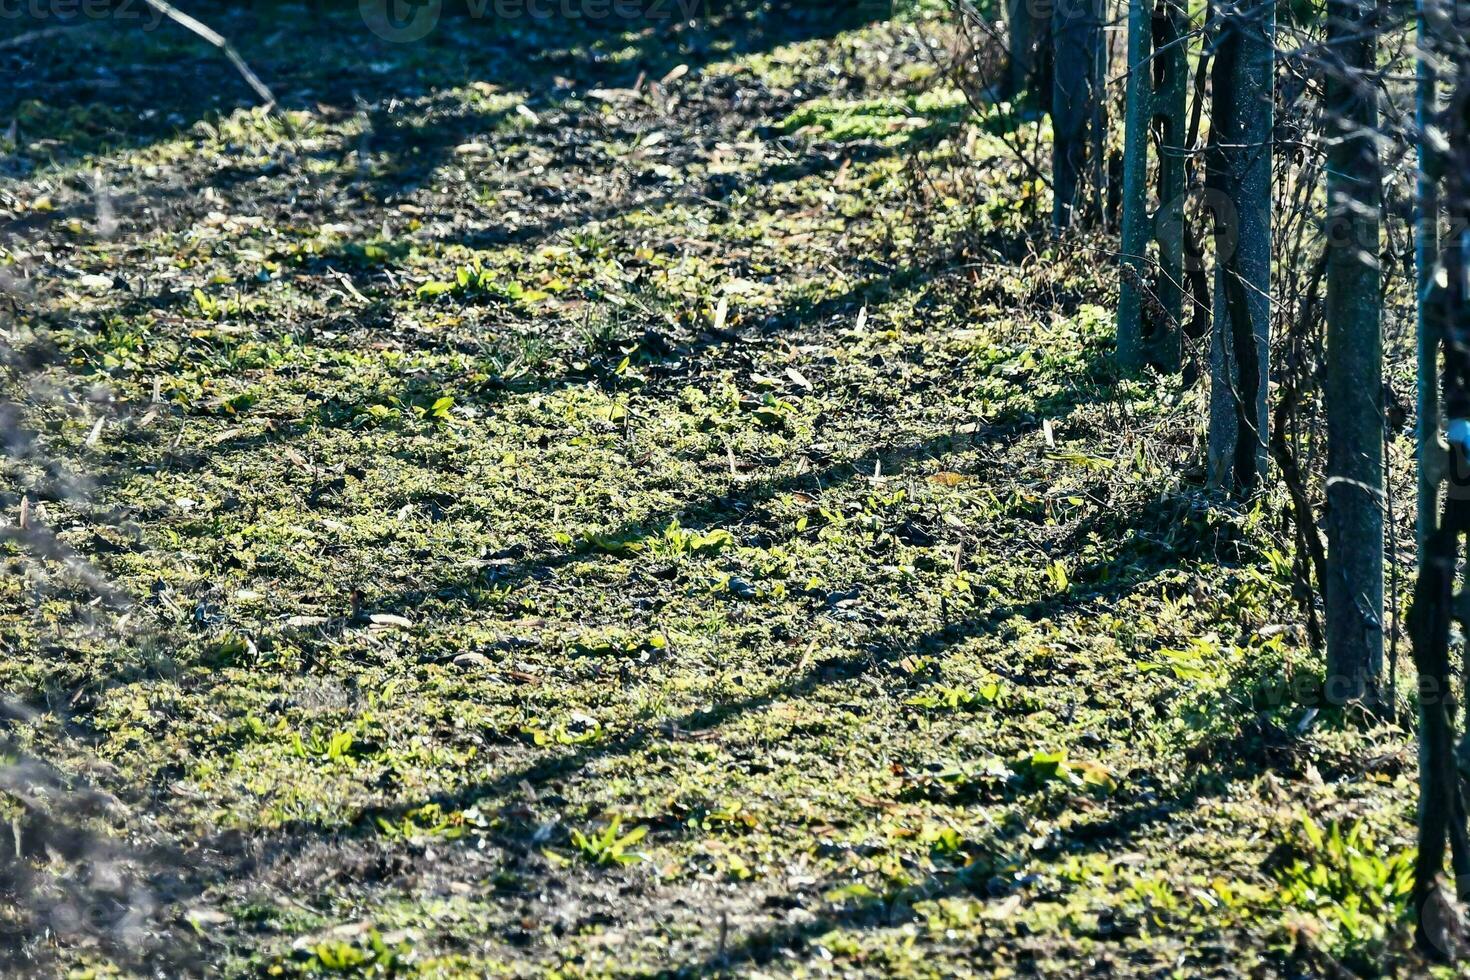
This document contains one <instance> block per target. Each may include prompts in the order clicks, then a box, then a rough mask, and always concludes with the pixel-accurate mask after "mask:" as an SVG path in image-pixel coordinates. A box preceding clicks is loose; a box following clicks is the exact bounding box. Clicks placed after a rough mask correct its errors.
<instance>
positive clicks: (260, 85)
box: [143, 0, 276, 111]
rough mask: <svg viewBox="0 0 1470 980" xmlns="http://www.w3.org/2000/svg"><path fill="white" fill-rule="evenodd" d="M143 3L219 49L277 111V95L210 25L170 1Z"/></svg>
mask: <svg viewBox="0 0 1470 980" xmlns="http://www.w3.org/2000/svg"><path fill="white" fill-rule="evenodd" d="M143 2H144V3H145V4H147V5H148V6H150V7H152V8H153V9H154V10H156V11H158V12H159V13H160V14H163V16H165V17H167V18H168V19H169V20H171V21H173V22H174V23H175V24H178V25H179V26H180V27H182V28H184V30H186V31H189V32H190V33H192V34H194V35H195V36H197V37H198V38H200V39H201V40H203V41H205V42H207V43H209V44H212V45H214V46H215V47H216V48H219V50H220V51H221V52H222V53H223V54H224V56H225V57H226V58H228V59H229V60H230V64H232V65H234V66H235V70H236V71H238V72H239V73H240V76H241V77H242V78H244V79H245V82H246V84H247V85H249V86H250V87H251V88H252V89H254V90H255V94H256V95H257V96H259V97H260V99H261V101H263V102H264V103H265V107H266V109H267V111H270V110H273V109H275V107H276V97H275V95H274V94H273V93H272V92H271V90H270V89H269V88H268V87H267V86H266V84H265V82H262V81H261V80H260V76H259V75H257V74H255V72H253V71H251V70H250V66H249V65H247V64H246V63H245V59H244V58H242V57H240V53H239V52H238V51H236V50H235V46H234V45H232V44H231V43H230V42H229V41H227V40H225V38H224V35H222V34H220V33H219V32H218V31H216V30H215V29H214V28H212V27H210V26H209V25H208V24H205V23H203V22H201V21H198V20H195V19H194V18H193V17H190V16H189V15H188V14H186V13H184V12H183V11H182V10H180V9H178V8H177V7H175V6H173V5H172V4H170V3H169V2H168V0H143Z"/></svg>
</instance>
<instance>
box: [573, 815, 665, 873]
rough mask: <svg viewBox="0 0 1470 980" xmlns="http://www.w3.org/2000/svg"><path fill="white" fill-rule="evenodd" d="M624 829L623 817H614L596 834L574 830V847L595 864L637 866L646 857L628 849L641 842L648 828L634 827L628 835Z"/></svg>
mask: <svg viewBox="0 0 1470 980" xmlns="http://www.w3.org/2000/svg"><path fill="white" fill-rule="evenodd" d="M622 828H623V818H622V817H613V818H612V821H611V822H610V823H609V824H608V825H607V826H606V827H604V828H603V829H602V831H601V832H600V833H596V834H590V835H589V834H584V833H582V832H581V831H580V830H577V829H576V828H573V829H572V833H571V838H572V846H573V847H575V848H576V849H577V853H578V854H580V855H582V857H584V858H586V859H587V860H588V861H591V862H592V863H593V864H597V865H607V864H637V863H638V862H639V861H642V860H643V858H644V855H643V854H642V853H641V852H639V851H630V850H628V848H630V847H632V846H633V845H634V844H636V843H638V842H639V841H641V840H642V839H643V838H644V837H645V836H646V835H647V834H648V828H647V827H643V826H639V827H634V828H633V829H632V830H630V831H628V832H627V833H626V834H624V833H621V831H622Z"/></svg>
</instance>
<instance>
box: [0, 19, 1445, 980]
mask: <svg viewBox="0 0 1470 980" xmlns="http://www.w3.org/2000/svg"><path fill="white" fill-rule="evenodd" d="M813 6H814V8H816V7H818V6H819V5H813ZM215 19H216V21H217V23H218V25H219V26H221V27H222V28H224V29H225V31H226V33H228V34H229V35H230V36H231V37H232V38H234V39H235V40H236V42H237V44H238V45H239V47H240V48H241V50H242V52H243V53H244V54H245V56H246V57H247V58H248V59H249V60H250V61H251V62H252V64H253V66H254V67H255V68H256V70H257V71H258V72H259V73H260V74H261V75H262V76H263V77H264V78H265V79H266V80H267V81H268V82H269V83H270V84H271V85H273V86H274V87H275V89H276V91H277V94H278V96H279V97H280V99H281V101H282V104H283V105H285V106H286V107H287V108H288V110H289V112H288V114H287V116H286V118H285V119H284V120H283V119H281V118H280V117H274V116H270V115H267V114H265V113H263V112H261V111H259V110H251V109H248V108H240V107H239V106H240V105H242V104H243V103H244V101H245V100H246V99H247V98H248V94H249V93H248V91H246V90H245V89H244V88H243V86H242V84H241V82H240V81H239V79H238V78H237V77H236V76H235V75H234V74H233V73H232V71H231V69H230V68H229V66H228V65H227V64H226V63H224V62H223V60H222V59H220V58H218V57H217V56H216V54H215V53H214V52H213V51H211V50H209V49H207V48H204V47H202V46H200V45H199V44H198V43H197V42H195V41H194V40H193V39H191V38H190V37H188V36H187V35H185V34H183V33H182V32H178V31H172V30H169V29H167V28H164V29H160V30H157V31H154V32H144V31H142V30H141V29H140V28H139V27H138V26H136V25H132V24H125V23H124V24H114V23H112V22H104V23H96V24H92V25H89V26H80V27H77V28H76V29H73V30H69V31H67V32H66V33H65V35H64V38H65V40H64V41H63V42H58V41H56V40H55V39H54V38H52V39H38V40H31V41H28V42H26V43H23V44H21V45H18V46H13V47H9V48H3V47H0V76H3V77H6V78H9V79H17V81H16V83H15V84H14V85H13V86H11V87H10V88H9V89H7V90H6V91H3V92H0V100H4V102H0V129H5V127H8V126H10V122H11V120H12V119H14V121H15V125H14V127H12V128H10V129H9V130H8V132H7V133H6V135H5V136H3V137H0V139H3V140H4V144H3V149H4V150H5V153H4V155H3V157H0V217H3V218H4V225H3V226H0V276H3V277H4V279H3V280H0V282H3V284H4V286H5V288H6V295H5V296H3V297H0V321H3V328H4V331H5V333H4V337H5V339H6V341H7V344H8V347H9V352H10V356H9V363H8V365H7V367H6V372H7V373H6V381H5V386H6V389H7V391H8V392H9V395H8V397H9V398H10V399H11V400H12V401H13V402H15V403H16V404H17V405H20V406H22V408H20V409H19V410H17V409H14V408H11V409H6V410H5V411H6V412H7V413H8V414H6V415H5V416H4V418H5V419H7V420H8V424H9V425H11V426H12V430H11V431H10V432H9V433H8V445H9V450H10V453H9V456H8V457H7V458H6V460H5V461H4V463H3V466H4V469H3V471H0V494H3V501H0V502H3V506H4V513H5V522H6V526H5V534H4V537H3V540H0V557H3V560H4V562H5V563H6V564H5V566H4V567H5V569H6V574H5V575H3V576H0V690H3V691H5V692H7V694H8V701H7V702H6V704H5V706H4V710H5V715H6V720H5V722H4V724H5V726H6V728H7V730H8V735H7V738H8V747H7V748H6V753H7V758H8V759H9V760H10V763H11V764H10V765H9V766H8V768H6V769H5V770H4V773H5V777H4V780H3V788H4V791H5V796H4V800H5V803H4V809H5V813H6V815H7V821H6V822H8V823H10V824H11V829H12V830H13V834H11V833H9V832H7V833H6V835H5V837H4V844H3V847H4V855H3V859H0V860H3V862H4V864H3V865H0V867H3V869H4V876H5V879H4V880H5V881H6V883H7V884H6V888H7V892H8V893H9V895H10V898H11V901H10V903H9V904H8V905H0V911H3V914H0V928H3V935H4V937H5V941H4V943H3V946H4V947H5V950H6V952H5V956H6V963H7V964H8V966H7V968H8V969H11V970H14V971H18V972H50V973H57V974H64V973H66V972H67V971H74V975H77V976H86V975H98V976H104V975H113V974H114V973H121V974H123V975H132V974H136V973H143V972H151V971H162V972H163V973H165V974H171V975H179V974H184V973H205V972H207V973H209V974H210V975H212V976H258V975H266V976H297V975H364V976H369V975H385V976H386V975H414V976H417V975H423V976H440V977H456V976H469V975H480V974H482V973H487V974H501V973H506V974H513V975H527V974H529V975H541V974H545V973H549V972H553V971H555V972H559V973H560V974H563V975H606V974H644V975H647V974H685V975H696V974H704V973H712V972H721V971H728V972H730V973H747V972H763V973H775V974H787V973H805V974H816V975H837V974H849V973H852V972H854V971H862V972H867V973H873V974H880V973H881V974H914V975H950V974H954V973H966V972H975V973H986V974H988V973H1007V972H1019V973H1045V974H1055V975H1075V974H1077V973H1088V974H1129V975H1133V974H1140V975H1179V976H1201V975H1234V974H1241V973H1256V974H1260V973H1267V974H1301V973H1331V972H1333V971H1334V970H1336V969H1338V968H1340V967H1344V968H1350V969H1353V970H1356V971H1359V972H1387V971H1392V970H1397V969H1401V968H1402V969H1407V968H1409V966H1410V964H1409V961H1408V960H1407V959H1406V957H1407V956H1408V954H1407V952H1406V949H1407V945H1408V944H1407V938H1406V926H1405V923H1404V912H1405V898H1404V894H1403V892H1404V885H1405V882H1406V880H1407V878H1406V876H1407V870H1408V864H1407V859H1406V855H1407V853H1408V852H1409V847H1410V834H1411V828H1412V819H1413V812H1414V805H1415V796H1416V794H1415V789H1414V774H1415V756H1414V748H1413V744H1414V743H1413V740H1412V738H1411V737H1410V735H1409V734H1407V733H1406V731H1405V730H1404V729H1403V728H1401V727H1396V726H1391V725H1372V724H1368V723H1365V722H1364V721H1362V720H1361V719H1359V718H1355V717H1353V716H1345V715H1344V714H1343V713H1341V712H1335V711H1330V710H1323V711H1320V712H1319V711H1317V710H1315V709H1314V708H1312V707H1310V703H1311V701H1312V678H1313V676H1314V674H1313V672H1314V671H1315V670H1317V669H1319V665H1318V664H1317V662H1316V661H1315V659H1314V658H1313V656H1312V655H1311V653H1310V652H1309V651H1308V649H1307V645H1306V640H1305V635H1304V631H1303V629H1302V627H1301V625H1300V620H1301V616H1300V614H1299V613H1298V612H1297V610H1296V607H1295V605H1294V603H1293V600H1292V596H1291V589H1290V581H1291V576H1290V559H1289V558H1288V557H1287V555H1288V554H1289V552H1290V549H1289V547H1287V546H1286V545H1285V544H1283V543H1281V542H1280V541H1279V540H1278V537H1279V535H1280V533H1281V532H1280V528H1279V524H1280V517H1279V513H1280V509H1281V507H1280V501H1279V500H1275V499H1274V498H1271V499H1267V500H1264V501H1262V502H1261V503H1260V504H1258V505H1257V506H1255V507H1253V508H1252V509H1250V510H1248V511H1243V510H1240V509H1237V508H1232V507H1230V506H1228V505H1226V504H1224V503H1222V502H1221V501H1220V500H1218V499H1216V498H1213V497H1211V496H1210V495H1209V494H1207V493H1206V492H1204V491H1203V490H1202V489H1201V488H1200V467H1199V459H1200V457H1201V455H1202V450H1201V445H1200V443H1201V431H1202V430H1201V425H1202V423H1201V421H1200V420H1201V419H1202V418H1203V411H1202V407H1201V400H1200V395H1199V392H1198V391H1197V390H1192V389H1186V388H1184V387H1182V386H1181V385H1180V384H1179V382H1178V380H1177V379H1144V380H1141V381H1139V380H1134V381H1119V380H1118V379H1116V378H1115V377H1114V376H1113V374H1112V370H1111V366H1110V349H1109V333H1110V320H1111V316H1110V312H1109V311H1110V309H1111V306H1112V303H1113V301H1114V291H1115V276H1114V274H1113V272H1112V268H1111V264H1110V262H1109V260H1108V257H1107V247H1106V246H1107V243H1106V241H1105V240H1103V239H1098V240H1097V241H1095V242H1093V241H1091V240H1089V239H1085V238H1082V239H1077V240H1072V241H1068V242H1065V243H1063V244H1060V245H1057V244H1054V243H1049V242H1048V240H1047V236H1046V220H1045V218H1046V214H1047V212H1048V207H1049V206H1048V200H1047V193H1048V192H1047V191H1046V189H1045V186H1044V184H1042V183H1041V182H1039V181H1038V180H1036V179H1035V178H1034V176H1033V174H1032V173H1031V171H1029V170H1028V169H1027V167H1026V166H1025V165H1023V163H1022V162H1021V161H1020V156H1019V155H1018V148H1019V149H1020V150H1021V151H1022V152H1023V153H1024V154H1025V155H1027V156H1035V155H1037V154H1036V148H1037V147H1038V146H1042V147H1044V145H1045V142H1046V140H1047V139H1048V134H1047V131H1046V128H1045V124H1036V123H1030V122H1024V121H1022V120H1020V119H1018V118H1016V117H1014V116H1012V115H1011V114H1009V113H1008V112H1005V111H1002V110H992V111H989V112H987V113H986V114H985V115H984V116H983V117H982V118H977V117H975V116H974V115H972V114H971V113H969V111H968V109H967V107H966V105H965V102H964V100H963V98H962V97H961V96H960V95H959V94H958V93H956V92H955V91H954V90H953V89H952V88H950V87H948V85H947V84H946V83H945V82H944V81H943V76H942V75H941V74H940V73H939V72H938V71H937V70H936V67H935V61H934V57H938V58H940V59H941V60H942V59H944V58H946V57H948V52H947V49H945V48H944V47H943V46H941V47H940V48H939V49H938V50H937V51H935V52H930V51H929V50H928V49H926V46H925V45H924V44H923V43H922V39H923V38H924V37H926V36H929V37H935V36H941V37H942V35H943V32H942V30H941V29H940V28H938V27H936V26H933V25H924V24H921V23H916V22H913V21H894V22H884V23H871V24H842V23H838V22H836V21H834V20H833V19H832V15H830V14H828V13H823V12H817V10H816V9H814V10H813V11H812V12H806V13H803V12H801V11H797V12H795V13H793V12H790V11H785V12H781V13H777V14H772V13H768V12H764V11H761V10H755V11H753V12H750V13H742V14H728V15H723V16H708V17H705V18H702V19H697V20H694V21H690V22H685V23H673V22H668V21H660V22H657V23H650V24H648V25H643V24H638V25H634V28H635V29H633V30H629V31H627V32H624V31H623V30H621V29H619V30H618V31H612V30H601V29H598V28H597V27H596V26H595V25H594V26H591V27H589V26H586V25H578V24H565V23H562V24H558V23H551V22H542V21H534V20H520V21H511V22H503V23H498V24H497V23H491V22H485V21H470V20H455V19H453V18H446V21H445V22H444V23H443V24H441V25H440V27H439V29H437V30H435V31H434V32H433V33H432V34H431V35H430V36H429V37H428V38H426V39H424V40H423V41H421V42H418V43H415V44H402V45H394V44H389V43H386V42H384V41H381V40H379V39H378V38H377V37H375V36H374V35H373V34H371V33H370V32H368V31H367V30H365V29H364V27H363V25H362V22H361V21H360V20H359V18H358V13H357V9H356V5H355V4H344V5H342V6H341V9H337V8H336V7H330V5H329V8H328V9H316V10H306V9H304V8H302V7H290V6H283V7H280V8H279V9H275V8H269V7H266V6H259V5H257V6H255V7H253V8H251V9H249V10H247V11H246V12H244V13H236V14H233V15H225V14H223V13H220V14H219V15H218V16H217V17H216V18H215ZM1039 155H1040V156H1041V157H1042V158H1044V157H1045V155H1046V154H1045V153H1041V154H1039ZM1404 446H1405V444H1404V442H1403V440H1402V439H1399V440H1398V441H1397V442H1396V443H1395V452H1396V453H1397V454H1400V458H1401V454H1402V453H1403V452H1404ZM22 495H24V496H25V498H26V502H25V503H24V504H22ZM22 513H23V514H24V522H25V526H24V527H22V526H21V523H20V522H21V519H22V518H21V515H22ZM1408 676H1409V677H1410V678H1411V677H1412V674H1410V675H1408ZM1409 686H1411V685H1409ZM1406 717H1407V716H1406ZM1404 723H1405V724H1407V722H1404ZM12 836H13V838H14V839H13V847H12V840H11V837H12Z"/></svg>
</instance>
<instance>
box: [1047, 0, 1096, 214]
mask: <svg viewBox="0 0 1470 980" xmlns="http://www.w3.org/2000/svg"><path fill="white" fill-rule="evenodd" d="M1102 22H1103V0H1057V2H1056V6H1055V8H1054V9H1053V11H1052V23H1051V30H1052V44H1053V52H1054V54H1053V59H1052V73H1053V83H1052V98H1051V121H1052V137H1053V142H1052V192H1053V195H1054V196H1053V204H1052V226H1053V228H1054V229H1055V230H1056V231H1058V232H1060V231H1062V230H1063V229H1066V228H1070V227H1072V225H1073V224H1075V223H1078V219H1079V217H1080V214H1079V212H1081V211H1082V208H1081V200H1080V193H1081V184H1082V179H1083V175H1084V174H1086V173H1088V171H1089V160H1088V158H1089V156H1092V155H1095V154H1090V153H1089V148H1090V147H1091V146H1092V145H1093V144H1094V143H1096V142H1100V136H1101V134H1100V132H1099V130H1100V128H1101V126H1100V123H1101V116H1100V107H1101V104H1102V89H1103V66H1104V64H1105V63H1106V54H1107V53H1106V50H1105V49H1104V47H1103V31H1102ZM1095 179H1096V178H1095V177H1094V181H1095ZM1095 190H1097V188H1094V191H1095Z"/></svg>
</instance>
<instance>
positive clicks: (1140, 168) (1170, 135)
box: [1118, 0, 1189, 372]
mask: <svg viewBox="0 0 1470 980" xmlns="http://www.w3.org/2000/svg"><path fill="white" fill-rule="evenodd" d="M1186 23H1187V21H1186V20H1185V18H1184V15H1183V13H1182V12H1181V11H1179V9H1178V8H1176V7H1174V6H1173V5H1172V4H1171V3H1170V2H1169V0H1160V2H1159V3H1158V4H1157V6H1154V7H1153V8H1152V10H1150V9H1149V8H1148V7H1147V6H1146V0H1129V5H1128V90H1127V111H1126V117H1125V120H1124V145H1123V238H1122V245H1123V256H1122V262H1123V265H1124V267H1125V268H1124V269H1123V270H1122V281H1121V283H1120V288H1119V294H1118V366H1119V368H1120V369H1122V370H1123V371H1125V372H1129V371H1135V370H1137V369H1138V368H1140V367H1142V366H1143V365H1144V364H1145V363H1152V364H1154V365H1156V366H1157V367H1159V368H1161V369H1163V370H1166V371H1177V370H1178V369H1179V362H1180V357H1181V346H1180V331H1179V323H1180V320H1181V319H1182V318H1183V316H1184V284H1183V279H1184V195H1185V172H1184V171H1185V162H1186V159H1187V149H1186V147H1185V146H1184V140H1185V138H1186V133H1185V116H1184V97H1185V90H1186V88H1187V86H1188V81H1189V79H1188V74H1189V64H1188V49H1187V48H1186V47H1185V43H1184V40H1183V27H1184V25H1185V24H1186ZM1151 132H1152V135H1153V136H1154V137H1155V140H1156V145H1157V146H1158V156H1159V181H1158V200H1159V211H1158V213H1157V214H1154V215H1150V214H1149V211H1148V196H1149V195H1148V147H1149V142H1150V140H1149V137H1150V133H1151ZM1150 241H1153V242H1156V243H1157V246H1158V276H1157V278H1156V280H1155V284H1154V286H1153V289H1152V290H1151V291H1150V290H1149V288H1148V277H1147V275H1146V272H1147V269H1148V265H1149V263H1148V255H1147V251H1148V244H1149V242H1150Z"/></svg>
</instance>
